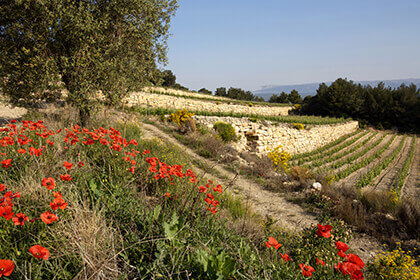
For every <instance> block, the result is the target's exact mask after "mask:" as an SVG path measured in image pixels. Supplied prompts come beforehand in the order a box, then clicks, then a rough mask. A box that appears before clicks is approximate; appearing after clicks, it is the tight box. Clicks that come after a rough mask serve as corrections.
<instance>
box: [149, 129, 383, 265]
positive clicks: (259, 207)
mask: <svg viewBox="0 0 420 280" xmlns="http://www.w3.org/2000/svg"><path fill="white" fill-rule="evenodd" d="M141 128H142V129H143V131H144V132H145V136H147V137H150V138H153V137H157V138H160V139H163V140H164V141H165V142H167V143H170V144H172V145H176V146H177V147H179V148H181V149H182V150H183V151H184V152H185V153H187V154H188V155H189V156H191V157H192V158H194V159H196V160H199V161H201V162H204V163H205V164H206V165H208V166H211V167H212V168H214V169H215V170H217V172H218V173H219V174H220V175H218V176H214V175H212V174H209V173H207V172H205V171H204V170H202V169H200V168H195V170H194V171H195V172H197V173H198V174H206V177H208V178H209V179H212V180H214V181H215V182H216V181H217V182H221V183H222V184H223V183H224V184H225V186H226V185H228V184H229V183H232V179H234V178H236V179H235V180H234V181H233V184H232V185H231V187H230V188H231V191H232V193H233V194H236V195H241V196H242V197H244V199H245V201H248V200H249V201H250V202H251V204H252V209H253V210H254V211H256V212H257V213H259V214H260V215H262V216H266V215H268V216H270V217H272V218H273V219H274V220H276V221H277V224H278V225H279V226H281V227H284V228H286V229H288V230H292V231H301V230H303V229H304V228H306V227H309V226H310V225H311V224H317V223H319V222H318V221H317V219H316V217H315V216H314V215H312V214H309V213H307V212H305V211H304V210H303V209H302V207H300V206H299V205H297V204H294V203H291V202H289V201H287V200H286V199H285V198H283V197H281V196H279V195H278V194H276V193H273V192H270V191H267V190H264V189H263V188H262V187H261V186H259V185H258V184H256V183H254V182H252V181H250V180H248V179H246V178H244V177H242V176H241V175H238V174H235V173H233V172H230V171H227V170H226V169H224V168H223V167H222V166H220V165H218V164H215V163H214V162H211V161H209V160H207V159H205V158H203V157H201V156H199V155H197V154H196V153H195V152H194V151H193V150H192V149H190V148H188V147H186V146H185V145H183V144H181V143H180V142H179V141H178V140H176V139H175V138H173V137H172V136H170V135H168V134H166V133H165V132H163V131H161V130H160V129H159V128H157V127H155V126H153V125H151V124H146V123H142V124H141ZM349 245H350V246H351V248H352V250H353V251H354V252H355V253H356V254H358V255H359V256H360V257H361V258H363V259H364V260H365V261H367V260H368V259H371V258H372V257H373V256H374V255H375V251H377V250H380V249H382V248H381V247H380V245H379V244H378V243H377V242H376V241H375V240H373V239H372V238H370V237H369V236H366V235H363V236H358V237H357V238H354V239H352V241H351V242H350V244H349Z"/></svg>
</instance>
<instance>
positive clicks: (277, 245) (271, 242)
mask: <svg viewBox="0 0 420 280" xmlns="http://www.w3.org/2000/svg"><path fill="white" fill-rule="evenodd" d="M265 246H267V248H271V246H273V247H274V248H275V249H276V250H277V249H278V248H280V246H281V244H280V243H278V242H277V240H276V239H275V238H274V237H271V236H270V237H269V238H268V242H267V241H266V242H265Z"/></svg>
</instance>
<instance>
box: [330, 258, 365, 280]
mask: <svg viewBox="0 0 420 280" xmlns="http://www.w3.org/2000/svg"><path fill="white" fill-rule="evenodd" d="M335 269H336V270H338V271H340V272H341V274H343V275H350V279H352V280H354V279H364V278H363V272H362V271H361V269H360V267H358V266H357V265H355V264H354V263H351V262H343V263H338V264H337V265H335Z"/></svg>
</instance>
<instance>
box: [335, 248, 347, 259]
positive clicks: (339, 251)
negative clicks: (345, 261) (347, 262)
mask: <svg viewBox="0 0 420 280" xmlns="http://www.w3.org/2000/svg"><path fill="white" fill-rule="evenodd" d="M337 254H338V255H339V256H340V257H342V258H345V257H347V255H346V253H344V251H342V250H338V252H337Z"/></svg>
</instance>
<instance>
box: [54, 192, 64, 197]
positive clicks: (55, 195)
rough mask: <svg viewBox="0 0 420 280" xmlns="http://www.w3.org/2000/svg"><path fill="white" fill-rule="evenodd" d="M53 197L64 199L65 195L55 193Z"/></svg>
mask: <svg viewBox="0 0 420 280" xmlns="http://www.w3.org/2000/svg"><path fill="white" fill-rule="evenodd" d="M53 196H54V197H55V198H59V197H63V195H62V194H61V193H60V192H53Z"/></svg>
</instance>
